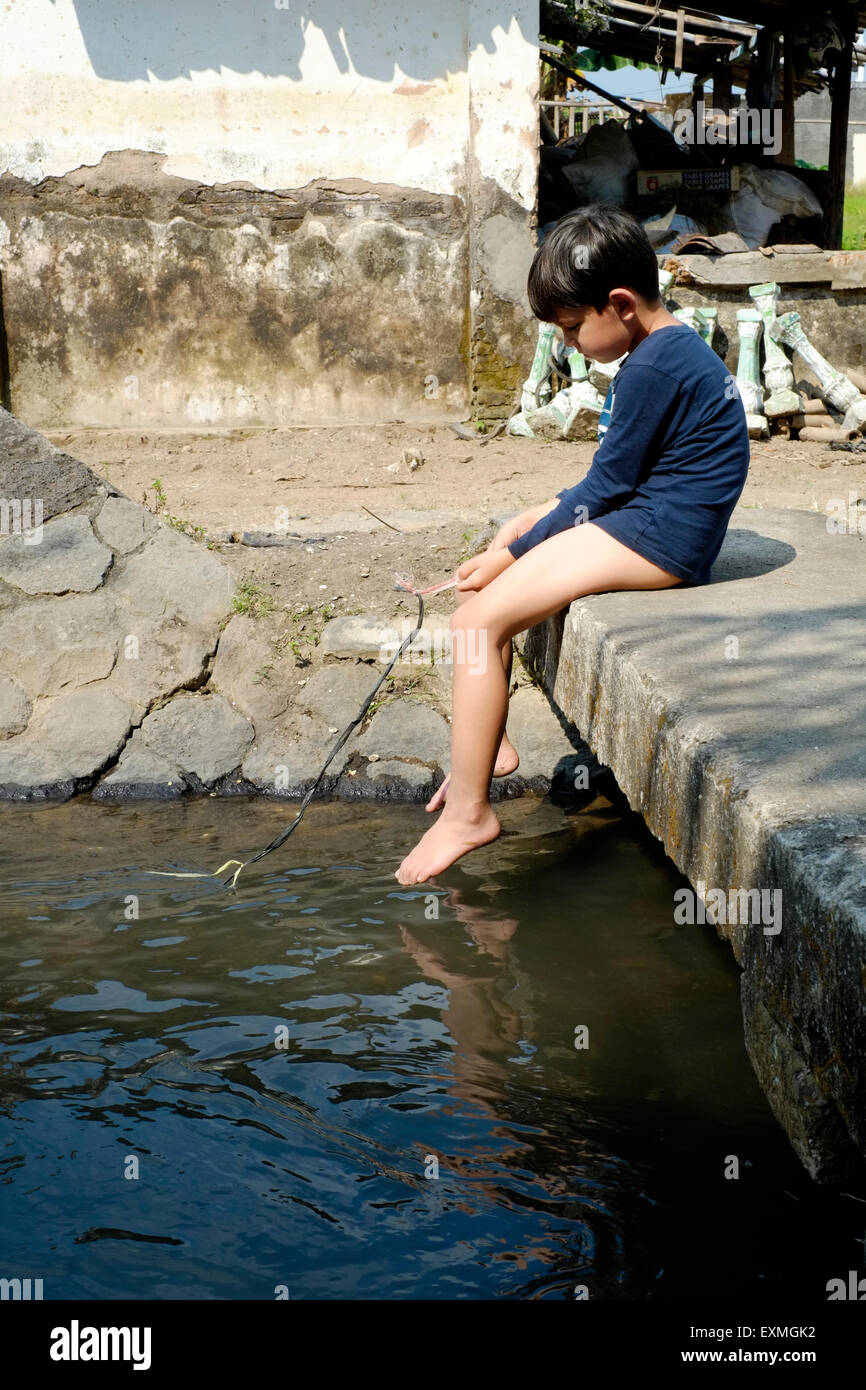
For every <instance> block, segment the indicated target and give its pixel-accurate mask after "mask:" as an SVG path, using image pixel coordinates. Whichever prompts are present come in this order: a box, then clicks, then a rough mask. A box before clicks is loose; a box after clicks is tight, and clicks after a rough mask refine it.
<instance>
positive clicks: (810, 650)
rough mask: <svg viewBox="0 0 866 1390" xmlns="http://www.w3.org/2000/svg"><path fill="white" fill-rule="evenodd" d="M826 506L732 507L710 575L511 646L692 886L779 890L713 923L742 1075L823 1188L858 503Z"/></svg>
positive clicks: (835, 1084)
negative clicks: (823, 512) (735, 1000)
mask: <svg viewBox="0 0 866 1390" xmlns="http://www.w3.org/2000/svg"><path fill="white" fill-rule="evenodd" d="M852 496H854V497H856V493H854V494H852ZM843 500H844V501H845V502H846V506H845V507H844V508H843V509H842V510H841V511H840V513H839V517H838V518H836V519H835V520H834V525H835V526H836V531H835V532H834V533H832V534H831V533H830V532H829V531H828V526H827V518H826V517H822V516H818V515H815V514H813V513H809V512H794V511H759V512H755V511H752V510H738V511H736V512H735V514H734V517H733V520H732V525H731V529H730V530H729V532H728V537H727V539H726V541H725V545H724V547H723V550H722V553H721V555H720V557H719V559H718V561H717V563H716V565H715V567H714V570H713V579H712V583H710V584H708V585H704V586H701V587H698V588H682V589H680V588H677V589H671V590H667V591H662V592H659V593H627V594H602V595H597V596H594V597H591V598H587V599H582V600H579V601H578V602H575V603H573V604H572V605H571V607H570V608H569V610H568V611H567V613H565V614H559V615H557V617H556V618H553V619H550V620H548V621H547V622H546V623H544V624H541V625H540V626H539V627H536V628H533V629H532V630H531V632H530V633H529V634H528V635H527V639H526V643H525V648H524V652H525V655H526V656H527V658H528V659H529V660H530V661H531V662H532V663H533V664H534V665H535V667H536V670H537V672H538V674H539V676H540V678H541V681H542V684H543V685H544V686H545V688H546V689H547V690H548V692H549V693H550V694H551V696H552V698H553V700H554V703H555V704H556V705H557V706H558V707H559V709H560V710H561V711H562V713H563V714H564V715H565V717H566V718H567V719H569V720H571V721H573V723H574V725H575V726H576V728H577V729H578V730H579V731H580V733H581V735H582V736H583V737H584V738H585V739H586V740H587V742H588V743H589V745H590V747H591V748H592V749H593V752H594V753H595V754H596V755H597V757H598V759H599V761H600V762H602V763H604V764H606V765H607V766H608V767H610V769H611V770H612V772H613V773H614V775H615V777H616V780H617V782H618V783H619V785H620V787H621V788H622V790H623V792H624V793H625V795H626V797H627V798H628V800H629V803H630V804H631V806H632V807H633V809H634V810H636V811H638V812H639V813H640V814H641V815H642V816H643V818H644V820H645V821H646V823H647V825H648V826H649V828H650V830H651V831H652V832H653V834H654V835H656V836H658V838H659V839H660V840H661V841H662V843H663V845H664V847H665V850H666V851H667V853H668V854H669V855H670V857H671V858H672V859H673V860H674V862H675V863H676V864H677V866H678V867H679V868H680V869H681V870H682V872H683V873H684V874H685V875H686V876H687V877H688V878H689V879H690V881H691V883H692V884H693V885H694V886H696V887H697V885H698V884H699V883H702V884H703V885H704V888H703V890H702V895H706V896H707V898H708V900H709V890H710V889H720V890H721V891H722V892H723V893H724V894H725V895H726V897H727V898H728V901H730V898H729V897H728V895H729V894H730V891H731V890H732V889H733V890H737V889H746V890H753V889H757V890H760V891H762V892H763V891H766V892H767V893H768V894H771V893H775V892H776V891H777V890H778V891H780V892H781V894H782V898H781V914H780V916H779V917H778V928H777V927H776V924H775V923H773V924H771V923H769V922H767V921H766V920H765V921H764V923H763V925H762V924H761V923H760V922H756V921H755V920H754V918H751V920H747V921H745V922H744V921H743V920H742V918H739V919H738V920H737V921H735V922H734V923H733V924H731V922H730V921H727V922H725V921H724V919H722V923H723V924H720V925H719V926H718V928H717V929H718V931H719V934H720V935H721V936H722V937H724V938H726V939H727V940H728V941H729V942H730V944H731V947H732V949H733V951H734V954H735V956H736V958H737V960H738V961H739V962H740V964H741V965H742V967H743V977H742V1000H743V1013H744V1026H745V1035H746V1044H747V1047H748V1050H749V1055H750V1057H751V1060H752V1064H753V1066H754V1068H755V1072H756V1074H757V1076H758V1079H759V1081H760V1083H761V1085H762V1087H763V1089H764V1091H765V1092H766V1094H767V1097H768V1100H769V1102H770V1104H771V1106H772V1108H773V1111H774V1113H775V1114H776V1116H777V1118H778V1119H779V1120H780V1122H781V1123H782V1124H783V1125H784V1127H785V1129H786V1131H787V1133H788V1135H789V1137H790V1139H791V1142H792V1144H793V1146H794V1148H795V1150H796V1151H797V1153H798V1155H799V1156H800V1158H801V1160H802V1161H803V1163H804V1164H805V1165H806V1167H807V1168H808V1169H809V1171H810V1172H811V1173H812V1175H813V1176H814V1177H816V1178H817V1179H818V1180H820V1181H827V1182H830V1181H835V1180H836V1179H838V1178H840V1177H842V1176H843V1175H846V1174H848V1175H850V1174H851V1173H859V1174H861V1175H862V1173H863V1158H864V1156H866V647H864V643H863V612H864V604H866V569H864V565H863V539H862V538H863V536H864V535H866V507H864V508H858V507H856V506H853V507H850V506H848V505H847V502H848V500H849V499H843ZM575 872H576V873H577V874H579V872H580V866H579V864H576V866H575ZM768 901H769V902H772V901H773V900H772V899H769V900H768ZM674 906H675V905H674V903H673V902H672V904H671V912H672V915H673V913H674ZM674 920H675V921H676V920H677V919H676V918H675V917H674ZM709 920H712V919H711V918H710V919H709ZM682 929H683V930H684V931H688V930H692V931H694V930H701V928H700V927H699V926H685V925H684V926H683V927H682ZM659 1007H661V1008H663V1007H664V1001H663V1000H660V1001H659Z"/></svg>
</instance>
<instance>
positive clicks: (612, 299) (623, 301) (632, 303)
mask: <svg viewBox="0 0 866 1390" xmlns="http://www.w3.org/2000/svg"><path fill="white" fill-rule="evenodd" d="M608 303H609V304H612V305H613V307H614V309H615V310H616V312H617V313H618V314H619V316H620V318H626V317H628V318H630V317H631V315H632V314H633V313H634V312H635V310H636V309H637V295H636V294H635V292H634V290H629V289H626V288H625V286H621V287H618V288H617V289H614V290H611V292H610V295H609V296H608Z"/></svg>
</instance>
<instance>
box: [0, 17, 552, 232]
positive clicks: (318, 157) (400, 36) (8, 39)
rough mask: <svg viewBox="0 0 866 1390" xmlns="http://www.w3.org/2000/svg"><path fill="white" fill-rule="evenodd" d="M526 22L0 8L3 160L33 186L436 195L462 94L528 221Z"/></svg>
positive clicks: (530, 33) (529, 63) (532, 22)
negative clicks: (141, 158)
mask: <svg viewBox="0 0 866 1390" xmlns="http://www.w3.org/2000/svg"><path fill="white" fill-rule="evenodd" d="M537 16H538V7H537V3H536V4H529V3H527V0H517V3H515V4H507V3H505V0H492V2H491V0H437V3H436V5H435V7H426V6H424V7H420V8H419V9H418V10H417V11H415V10H414V9H412V7H409V6H407V5H406V4H405V0H361V3H357V4H355V5H353V6H348V5H346V4H345V0H317V3H315V4H310V5H305V4H303V3H300V4H292V5H291V6H290V7H289V8H288V9H286V10H282V9H277V8H276V7H275V6H273V5H269V4H266V3H262V4H260V5H256V6H255V7H253V8H252V9H251V8H250V7H249V6H246V5H238V4H237V3H235V0H183V3H182V4H181V5H178V4H177V3H176V0H148V3H147V4H139V5H130V4H126V5H122V6H112V5H109V4H106V3H102V0H7V4H6V6H5V7H4V13H3V15H2V18H0V83H2V86H3V91H4V100H3V103H2V110H0V160H2V165H3V167H4V168H6V169H7V170H8V171H9V172H11V173H14V174H16V175H18V176H20V177H22V178H25V179H28V180H31V181H34V182H35V181H38V180H41V179H43V178H45V177H47V176H49V175H53V176H60V175H63V174H65V173H68V172H69V171H71V170H73V169H76V168H80V167H81V166H82V165H95V164H98V163H99V161H100V159H101V158H102V156H103V155H104V154H105V153H106V151H107V150H111V149H143V150H152V151H155V152H158V153H164V154H165V164H164V172H165V173H168V174H177V175H180V176H182V177H185V178H190V179H196V180H199V181H201V182H202V183H205V184H212V183H226V182H230V181H233V180H247V181H249V182H251V183H254V184H255V185H256V186H257V187H260V188H289V187H295V188H297V187H300V186H303V185H305V184H306V183H308V182H310V181H311V180H312V179H315V178H318V177H321V176H322V174H323V173H327V175H328V177H331V178H335V179H339V178H348V177H353V178H364V179H368V180H370V181H371V182H381V181H383V180H384V179H387V180H388V181H389V182H393V183H400V184H404V185H411V186H414V187H423V188H427V189H429V190H430V191H431V192H437V193H446V194H450V193H454V192H456V191H457V190H458V189H459V188H460V186H461V184H462V182H463V180H464V177H465V166H466V153H467V145H468V112H469V103H470V82H471V83H472V85H473V89H474V90H473V95H472V101H473V105H474V108H475V110H476V114H477V116H478V117H479V119H480V121H481V127H480V131H479V136H478V147H479V154H480V157H481V164H482V168H483V172H484V173H485V174H487V175H489V176H490V177H494V178H497V179H499V180H501V181H502V186H503V187H504V188H505V189H506V190H507V191H508V192H509V193H510V194H512V195H513V196H515V197H516V198H517V199H518V200H519V201H521V202H523V203H524V206H526V207H530V206H531V204H532V199H533V197H534V187H535V159H534V150H533V148H531V146H532V145H533V143H534V140H535V129H536V114H535V108H534V103H533V100H532V96H531V92H532V89H533V87H534V83H535V81H536V77H537V66H538V55H537ZM505 84H507V85H505ZM505 125H509V126H510V127H511V129H510V130H509V131H508V132H504V130H503V127H504V126H505ZM527 137H528V143H527Z"/></svg>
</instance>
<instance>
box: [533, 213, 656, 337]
mask: <svg viewBox="0 0 866 1390" xmlns="http://www.w3.org/2000/svg"><path fill="white" fill-rule="evenodd" d="M617 286H623V287H625V288H626V289H630V290H636V291H637V293H638V294H640V295H642V296H643V298H644V299H646V300H648V301H649V302H650V303H654V302H655V301H656V300H657V299H658V298H659V267H658V261H657V260H656V253H655V251H654V250H653V248H652V246H651V245H650V241H649V238H648V236H647V234H646V232H645V231H644V229H643V227H642V226H641V224H640V222H639V221H638V220H637V218H636V217H633V216H632V214H631V213H630V212H624V211H623V209H622V208H618V207H615V206H614V204H613V203H590V204H589V206H588V207H583V208H577V209H576V211H574V212H568V213H566V215H565V216H564V217H560V219H559V221H558V222H557V223H556V225H555V226H554V227H552V228H551V230H550V231H549V232H548V233H547V236H546V237H545V238H544V241H543V242H542V243H541V245H540V246H539V248H538V250H537V251H536V253H535V257H534V259H533V262H532V265H531V267H530V270H529V282H528V285H527V289H528V292H529V303H530V306H531V308H532V312H533V314H534V315H535V317H536V318H537V319H541V320H542V321H543V322H544V323H553V322H555V320H556V315H557V311H558V310H559V309H561V308H565V307H566V306H567V307H569V308H579V307H580V306H582V305H586V304H589V305H591V306H592V308H593V309H603V308H604V306H605V304H606V303H607V301H608V297H609V295H610V292H611V290H612V289H615V288H616V287H617Z"/></svg>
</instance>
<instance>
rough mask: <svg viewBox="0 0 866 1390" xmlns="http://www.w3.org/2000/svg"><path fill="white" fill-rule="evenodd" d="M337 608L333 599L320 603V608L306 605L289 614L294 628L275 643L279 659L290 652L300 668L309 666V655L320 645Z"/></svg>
mask: <svg viewBox="0 0 866 1390" xmlns="http://www.w3.org/2000/svg"><path fill="white" fill-rule="evenodd" d="M336 606H337V605H336V603H335V602H334V600H333V599H331V600H329V601H328V602H327V603H320V604H319V605H318V607H314V606H313V604H311V603H304V604H302V605H301V607H300V608H295V609H292V610H291V611H290V612H289V617H290V619H291V622H292V627H291V628H290V629H289V630H288V631H287V632H281V633H280V635H279V637H277V639H276V641H275V642H274V655H275V656H278V657H279V656H282V655H283V654H284V653H285V652H286V651H290V652H291V653H292V656H293V657H294V658H295V661H296V662H297V664H298V666H309V665H310V657H309V656H308V654H307V653H308V651H309V650H311V649H312V648H313V647H315V646H317V645H318V642H319V639H320V637H321V635H322V631H323V629H324V626H325V623H326V622H327V621H328V619H329V618H331V617H332V616H333V613H334V609H335V608H336Z"/></svg>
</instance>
